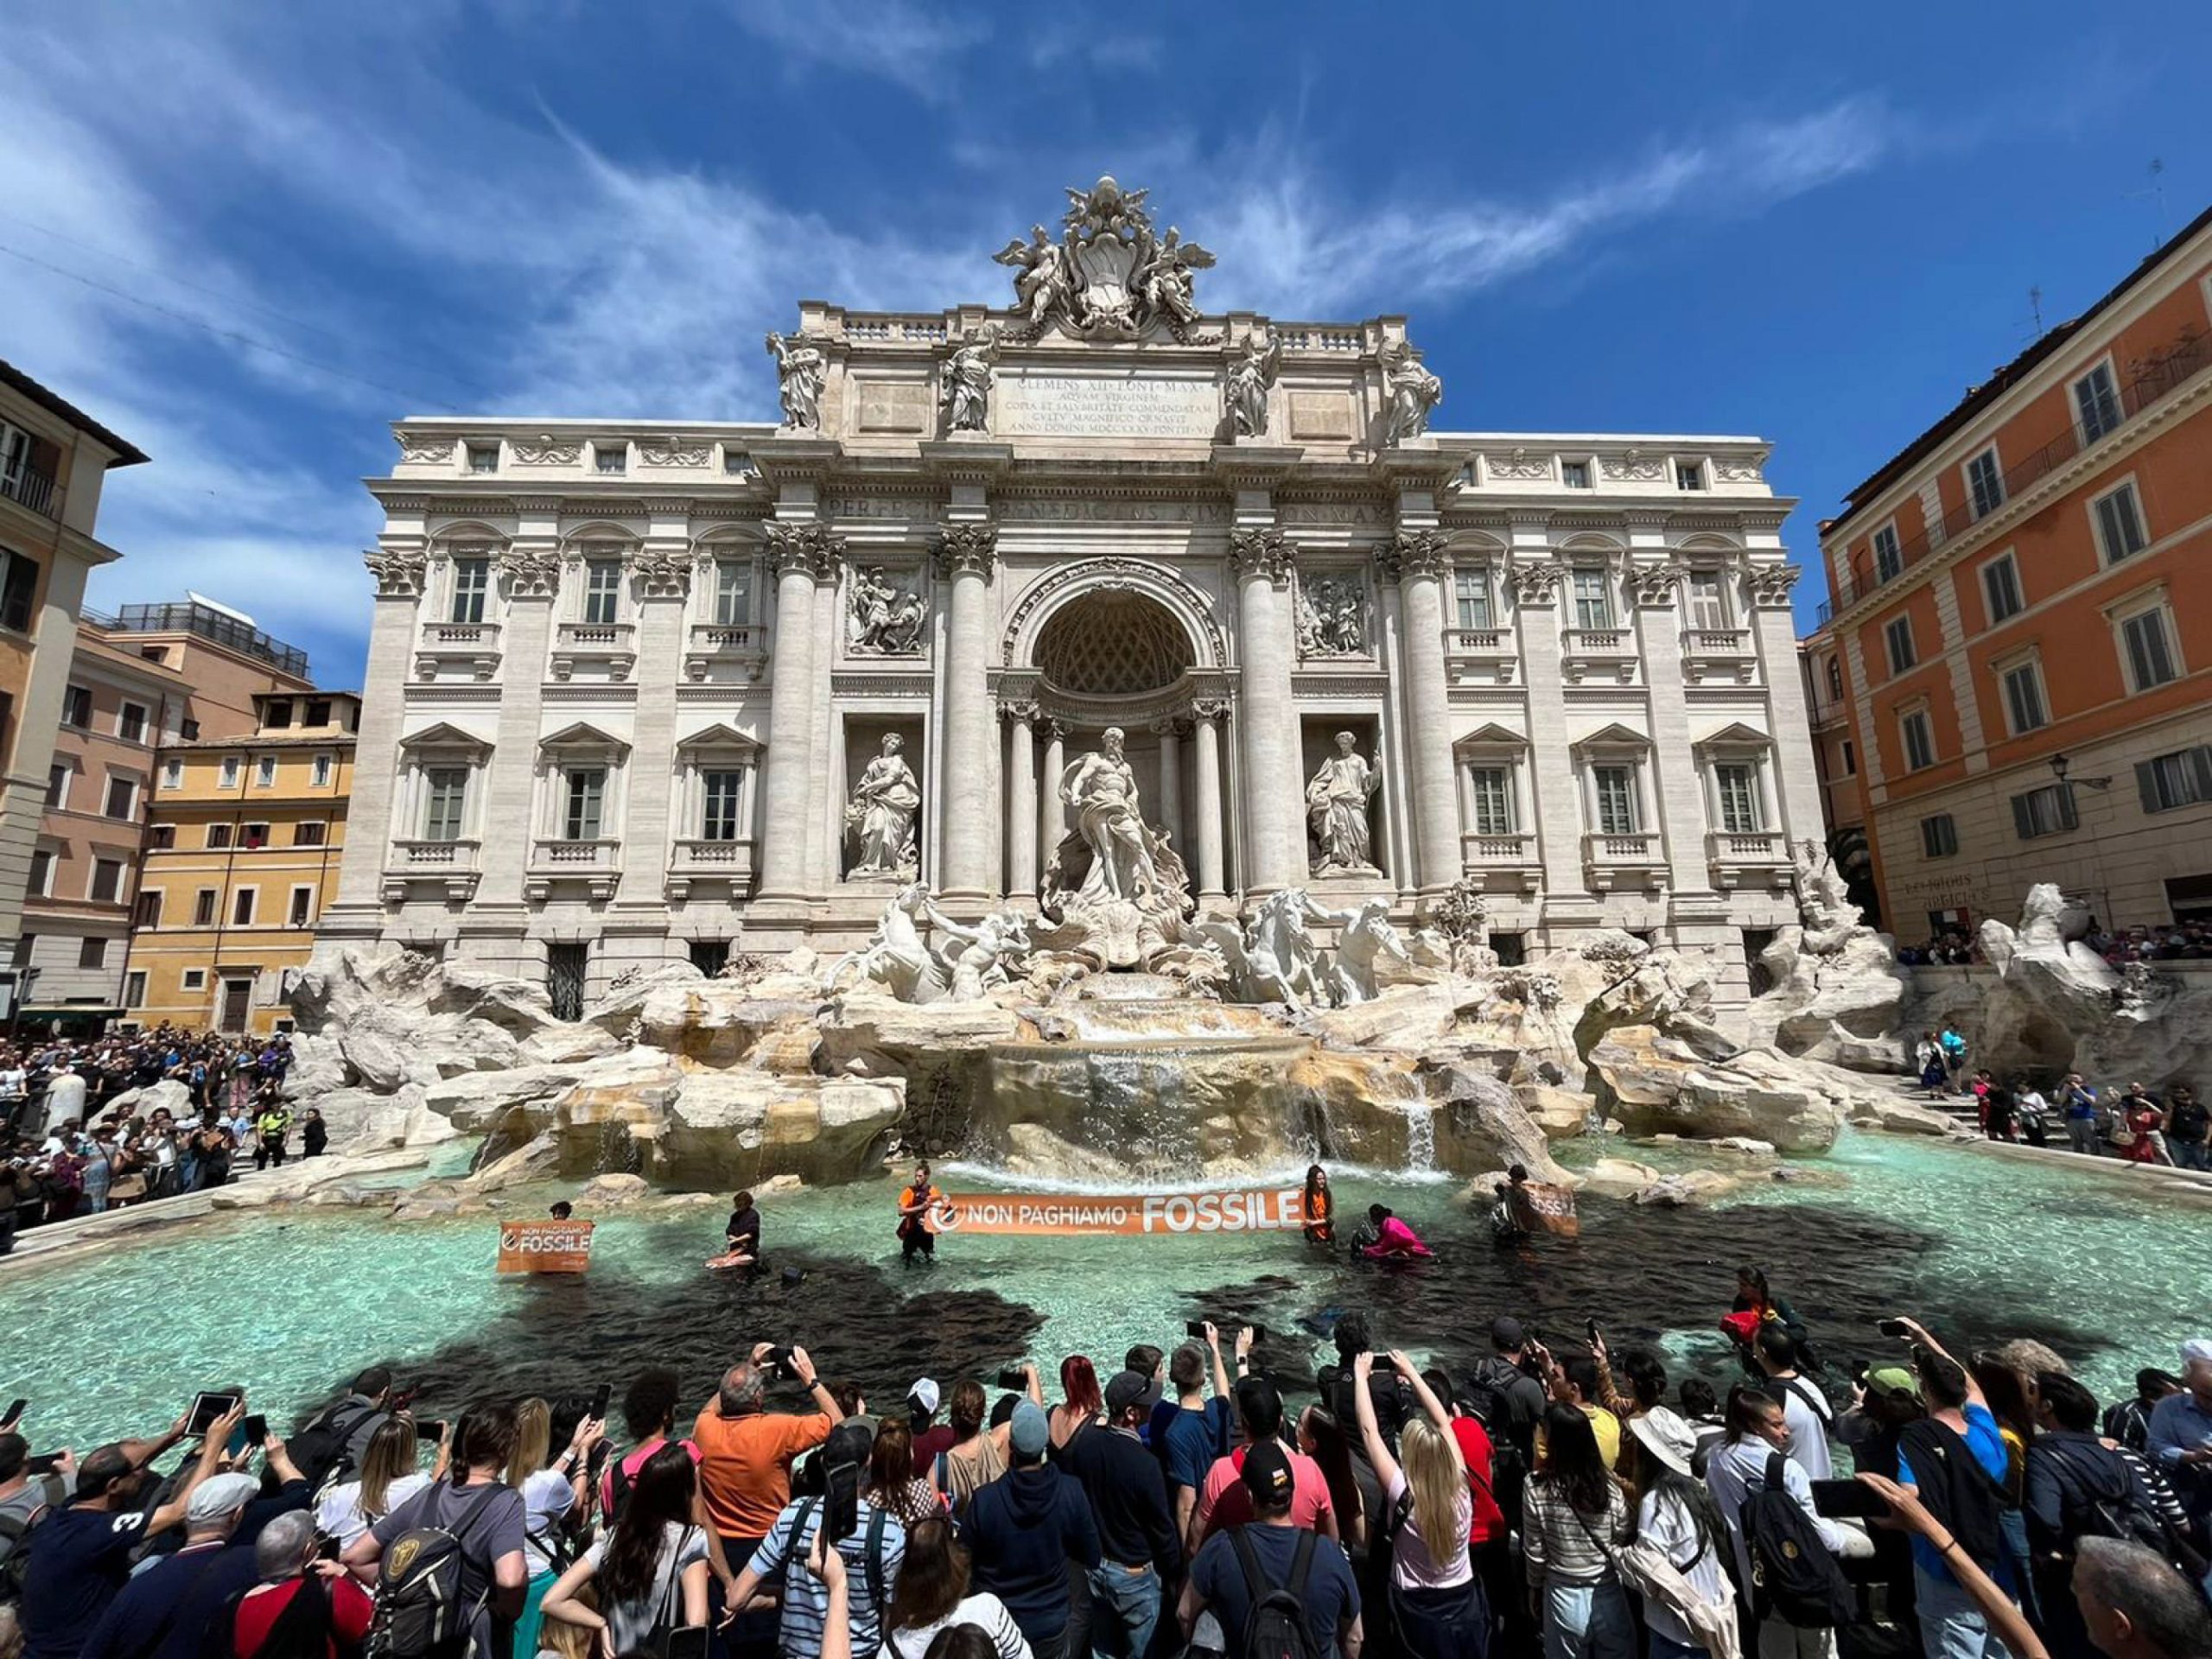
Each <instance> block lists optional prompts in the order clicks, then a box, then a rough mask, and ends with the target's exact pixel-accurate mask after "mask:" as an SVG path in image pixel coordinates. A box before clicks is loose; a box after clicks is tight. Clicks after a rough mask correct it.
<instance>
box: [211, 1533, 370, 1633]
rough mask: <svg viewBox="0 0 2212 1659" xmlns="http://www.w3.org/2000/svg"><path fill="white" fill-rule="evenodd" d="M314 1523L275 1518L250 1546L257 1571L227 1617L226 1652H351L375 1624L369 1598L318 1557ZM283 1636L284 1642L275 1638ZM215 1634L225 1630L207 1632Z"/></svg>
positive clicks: (334, 1566)
mask: <svg viewBox="0 0 2212 1659" xmlns="http://www.w3.org/2000/svg"><path fill="white" fill-rule="evenodd" d="M317 1542H318V1540H317V1539H316V1536H315V1517H314V1516H311V1515H309V1514H308V1512H307V1511H306V1510H290V1511H289V1512H288V1513H286V1514H283V1515H280V1516H277V1518H276V1519H275V1520H274V1521H271V1522H270V1523H269V1524H268V1525H267V1526H265V1527H264V1528H263V1529H261V1536H260V1537H258V1538H257V1539H255V1540H254V1543H253V1566H254V1573H255V1576H256V1577H257V1578H258V1579H259V1580H261V1582H260V1583H258V1584H257V1585H256V1586H254V1587H253V1588H252V1589H251V1590H249V1591H248V1592H246V1594H245V1599H243V1600H242V1601H240V1602H239V1603H238V1608H237V1611H236V1612H235V1614H233V1615H232V1616H231V1618H232V1622H231V1629H230V1630H229V1632H228V1636H229V1638H230V1639H229V1640H228V1641H226V1642H224V1643H222V1647H223V1650H224V1651H225V1652H226V1653H236V1654H238V1655H239V1656H241V1659H253V1656H255V1655H257V1654H258V1653H260V1652H262V1651H263V1650H264V1649H270V1650H271V1651H283V1652H285V1653H298V1652H301V1651H302V1650H305V1651H308V1652H324V1651H327V1650H328V1649H329V1646H330V1643H332V1641H333V1640H335V1641H336V1643H337V1644H338V1648H339V1649H340V1651H343V1652H347V1653H351V1652H353V1651H354V1650H356V1649H358V1648H359V1646H360V1644H361V1643H362V1642H363V1641H364V1640H365V1638H366V1637H367V1636H368V1633H369V1625H370V1624H371V1623H372V1621H373V1620H374V1619H375V1618H376V1611H377V1604H376V1599H375V1598H374V1597H372V1596H371V1595H370V1594H369V1592H367V1591H366V1590H365V1589H364V1588H363V1587H362V1586H361V1585H360V1584H359V1581H358V1580H355V1579H354V1577H353V1574H352V1573H348V1572H347V1571H346V1569H345V1568H344V1567H340V1565H339V1564H338V1563H337V1562H335V1561H322V1560H316V1559H315V1546H316V1543H317ZM280 1633H281V1638H282V1639H281V1641H278V1640H275V1639H273V1638H277V1637H279V1636H280ZM211 1634H215V1635H220V1634H222V1632H219V1631H218V1632H211Z"/></svg>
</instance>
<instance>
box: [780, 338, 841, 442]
mask: <svg viewBox="0 0 2212 1659" xmlns="http://www.w3.org/2000/svg"><path fill="white" fill-rule="evenodd" d="M768 354H769V355H770V356H771V357H772V358H774V359H776V379H777V390H778V392H779V395H780V396H781V397H782V398H783V404H784V424H785V426H787V427H789V428H791V429H793V430H805V431H815V430H818V429H820V427H821V425H822V383H823V381H824V380H826V379H828V378H829V359H827V358H825V357H824V356H823V353H822V348H821V347H820V346H817V345H816V344H815V343H814V342H813V341H812V340H809V339H807V338H806V336H805V335H804V334H770V335H769V336H768Z"/></svg>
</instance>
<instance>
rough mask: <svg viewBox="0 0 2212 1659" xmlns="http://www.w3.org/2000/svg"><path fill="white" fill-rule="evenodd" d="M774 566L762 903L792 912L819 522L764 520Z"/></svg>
mask: <svg viewBox="0 0 2212 1659" xmlns="http://www.w3.org/2000/svg"><path fill="white" fill-rule="evenodd" d="M763 528H764V530H765V531H766V536H767V539H768V560H769V563H770V564H771V565H772V566H773V568H774V569H775V572H776V634H775V640H774V644H773V646H772V650H773V653H774V654H773V655H772V657H771V658H769V664H768V670H769V675H770V679H769V686H768V758H767V760H766V762H765V763H764V765H763V767H762V771H761V780H760V787H761V793H762V795H763V797H764V799H763V802H762V804H761V816H760V906H762V907H765V908H767V909H770V910H777V909H781V910H783V911H784V912H785V914H786V915H789V914H792V913H795V912H797V911H798V908H799V907H800V906H803V905H804V902H805V898H806V893H805V888H806V850H807V849H806V820H807V803H808V801H809V800H810V798H812V795H813V776H812V772H813V765H814V731H813V726H814V672H815V664H814V588H815V579H816V576H817V574H818V573H819V572H820V571H822V570H823V569H824V568H825V567H829V566H832V565H834V563H835V561H836V547H835V544H834V543H833V542H832V540H831V538H830V537H829V532H828V531H825V530H823V527H822V526H821V525H819V524H779V523H777V522H774V521H773V520H772V521H770V522H769V523H768V524H766V525H765V526H763Z"/></svg>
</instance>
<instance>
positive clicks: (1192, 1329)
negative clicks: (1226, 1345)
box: [1183, 1319, 1206, 1342]
mask: <svg viewBox="0 0 2212 1659" xmlns="http://www.w3.org/2000/svg"><path fill="white" fill-rule="evenodd" d="M1183 1334H1184V1335H1185V1336H1186V1337H1196V1338H1198V1340H1199V1341H1200V1342H1204V1341H1205V1339H1206V1322H1205V1320H1204V1319H1192V1320H1191V1321H1190V1322H1189V1323H1188V1324H1186V1325H1184V1327H1183Z"/></svg>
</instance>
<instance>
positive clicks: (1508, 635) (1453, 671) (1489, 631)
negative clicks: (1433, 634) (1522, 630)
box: [1444, 628, 1521, 685]
mask: <svg viewBox="0 0 2212 1659" xmlns="http://www.w3.org/2000/svg"><path fill="white" fill-rule="evenodd" d="M1444 666H1445V672H1446V674H1447V675H1448V676H1449V677H1451V678H1452V679H1453V680H1455V681H1465V680H1468V679H1478V680H1480V681H1483V682H1484V683H1491V684H1496V685H1510V684H1511V683H1513V681H1514V680H1515V679H1516V678H1517V677H1519V675H1520V672H1521V643H1520V641H1519V640H1517V639H1515V638H1514V634H1513V630H1512V629H1510V628H1451V629H1447V630H1446V632H1445V635H1444Z"/></svg>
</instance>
